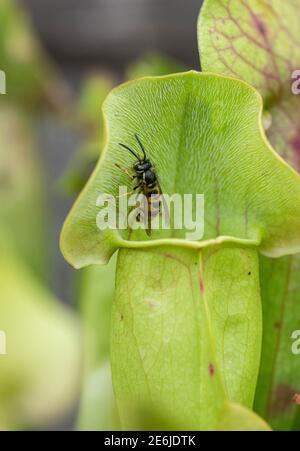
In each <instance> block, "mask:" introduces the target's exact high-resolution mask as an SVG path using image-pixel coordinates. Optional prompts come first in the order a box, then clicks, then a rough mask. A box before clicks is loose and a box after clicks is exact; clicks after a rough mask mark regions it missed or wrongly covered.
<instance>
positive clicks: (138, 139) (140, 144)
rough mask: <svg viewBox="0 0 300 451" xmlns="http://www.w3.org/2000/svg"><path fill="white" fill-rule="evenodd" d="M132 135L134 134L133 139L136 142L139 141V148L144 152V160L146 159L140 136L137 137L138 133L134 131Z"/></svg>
mask: <svg viewBox="0 0 300 451" xmlns="http://www.w3.org/2000/svg"><path fill="white" fill-rule="evenodd" d="M134 136H135V139H136V140H137V142H138V143H139V146H140V148H141V149H142V152H143V154H144V160H146V159H147V157H146V152H145V149H144V146H143V144H142V142H141V140H140V138H139V137H138V134H137V133H135V134H134Z"/></svg>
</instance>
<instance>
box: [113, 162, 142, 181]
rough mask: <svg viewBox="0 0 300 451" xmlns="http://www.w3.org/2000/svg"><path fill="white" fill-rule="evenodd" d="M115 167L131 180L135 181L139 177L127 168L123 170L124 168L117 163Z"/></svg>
mask: <svg viewBox="0 0 300 451" xmlns="http://www.w3.org/2000/svg"><path fill="white" fill-rule="evenodd" d="M115 166H116V167H117V168H118V169H119V170H120V171H121V172H124V174H126V175H128V177H129V178H131V180H134V179H135V178H136V177H137V176H136V175H133V174H131V173H130V172H129V171H128V170H127V169H126V168H123V167H122V166H120V165H119V164H117V163H115Z"/></svg>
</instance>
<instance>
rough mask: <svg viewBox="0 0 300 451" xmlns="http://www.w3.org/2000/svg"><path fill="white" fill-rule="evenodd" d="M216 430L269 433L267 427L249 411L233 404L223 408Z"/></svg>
mask: <svg viewBox="0 0 300 451" xmlns="http://www.w3.org/2000/svg"><path fill="white" fill-rule="evenodd" d="M218 429H219V430H220V431H270V430H271V429H270V427H269V425H268V424H267V423H266V422H265V421H263V420H262V419H261V418H259V417H258V416H257V415H256V414H255V413H254V412H252V411H251V410H248V409H245V407H243V406H239V405H237V404H234V403H227V404H225V406H224V410H223V412H222V416H221V420H220V422H219V426H218Z"/></svg>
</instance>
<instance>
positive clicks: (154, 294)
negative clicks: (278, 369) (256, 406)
mask: <svg viewBox="0 0 300 451" xmlns="http://www.w3.org/2000/svg"><path fill="white" fill-rule="evenodd" d="M249 273H250V274H249ZM141 281H142V283H141ZM112 325H113V331H112V343H111V362H112V370H113V381H114V387H115V393H116V397H117V402H118V408H119V412H120V417H121V420H122V424H123V427H124V428H125V429H129V430H130V429H132V428H133V429H134V428H138V427H141V425H140V424H139V423H138V421H137V420H138V419H139V416H138V415H134V414H131V415H129V414H128V412H135V411H137V412H140V411H142V410H146V411H148V412H152V414H153V412H154V416H155V415H156V414H157V412H160V415H161V417H162V418H167V419H168V422H169V427H171V428H172V429H175V430H176V429H180V430H186V429H189V430H190V429H200V430H206V429H214V430H216V429H218V428H220V427H223V426H224V424H226V425H227V427H228V428H229V425H228V421H229V420H228V418H227V417H228V411H227V409H225V405H227V400H231V401H235V402H237V403H238V402H240V403H243V404H244V405H246V406H249V407H251V405H252V400H253V397H254V392H255V385H256V378H257V373H258V367H259V359H260V342H261V307H260V294H259V284H258V259H257V252H256V250H255V249H254V250H252V249H248V250H247V249H230V248H227V249H220V250H219V251H213V252H211V251H210V250H206V251H202V252H198V251H196V250H187V249H174V248H172V247H171V246H170V247H167V248H161V247H160V248H155V249H153V250H150V251H149V250H144V251H139V252H137V251H135V250H122V251H120V254H119V259H118V267H117V282H116V296H115V301H114V304H113V312H112ZM224 409H225V411H223V410H224ZM149 416H150V418H151V417H152V415H151V414H150V413H149V415H148V421H149ZM220 418H221V420H220ZM244 420H246V419H243V418H240V419H239V420H238V421H236V424H235V425H234V424H233V423H230V428H232V429H235V428H237V427H240V428H243V427H245V424H244ZM219 421H221V423H220V425H219ZM222 425H223V426H222Z"/></svg>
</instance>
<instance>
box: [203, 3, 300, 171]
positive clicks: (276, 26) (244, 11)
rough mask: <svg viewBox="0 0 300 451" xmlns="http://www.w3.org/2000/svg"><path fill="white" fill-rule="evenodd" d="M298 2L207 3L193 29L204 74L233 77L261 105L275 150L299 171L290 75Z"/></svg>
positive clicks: (297, 102) (296, 53)
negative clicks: (252, 90) (248, 87)
mask: <svg viewBox="0 0 300 451" xmlns="http://www.w3.org/2000/svg"><path fill="white" fill-rule="evenodd" d="M299 26H300V1H299V0H292V1H287V2H279V1H277V0H268V2H266V1H258V0H251V1H249V0H242V1H240V0H206V1H205V2H204V4H203V6H202V9H201V13H200V16H199V24H198V40H199V51H200V57H201V66H202V68H203V70H204V71H208V72H216V73H220V74H226V75H229V76H234V77H237V78H239V79H241V80H245V81H247V82H248V83H250V84H251V85H253V86H255V87H256V88H257V89H258V90H259V91H260V92H261V94H262V95H263V97H264V99H265V108H266V110H267V111H269V112H270V114H271V120H272V126H271V128H270V130H269V131H268V137H269V138H270V141H271V143H272V144H273V146H274V147H275V149H276V150H277V151H278V152H279V153H280V154H281V155H282V156H283V157H284V158H286V159H287V160H288V161H289V163H290V164H291V165H293V166H294V167H295V168H296V169H298V170H300V158H299V148H300V134H299V127H298V121H297V120H296V119H297V118H299V116H300V97H299V96H296V95H293V93H292V82H293V81H295V80H293V79H292V73H293V71H294V70H296V69H299V67H300V37H299Z"/></svg>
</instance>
